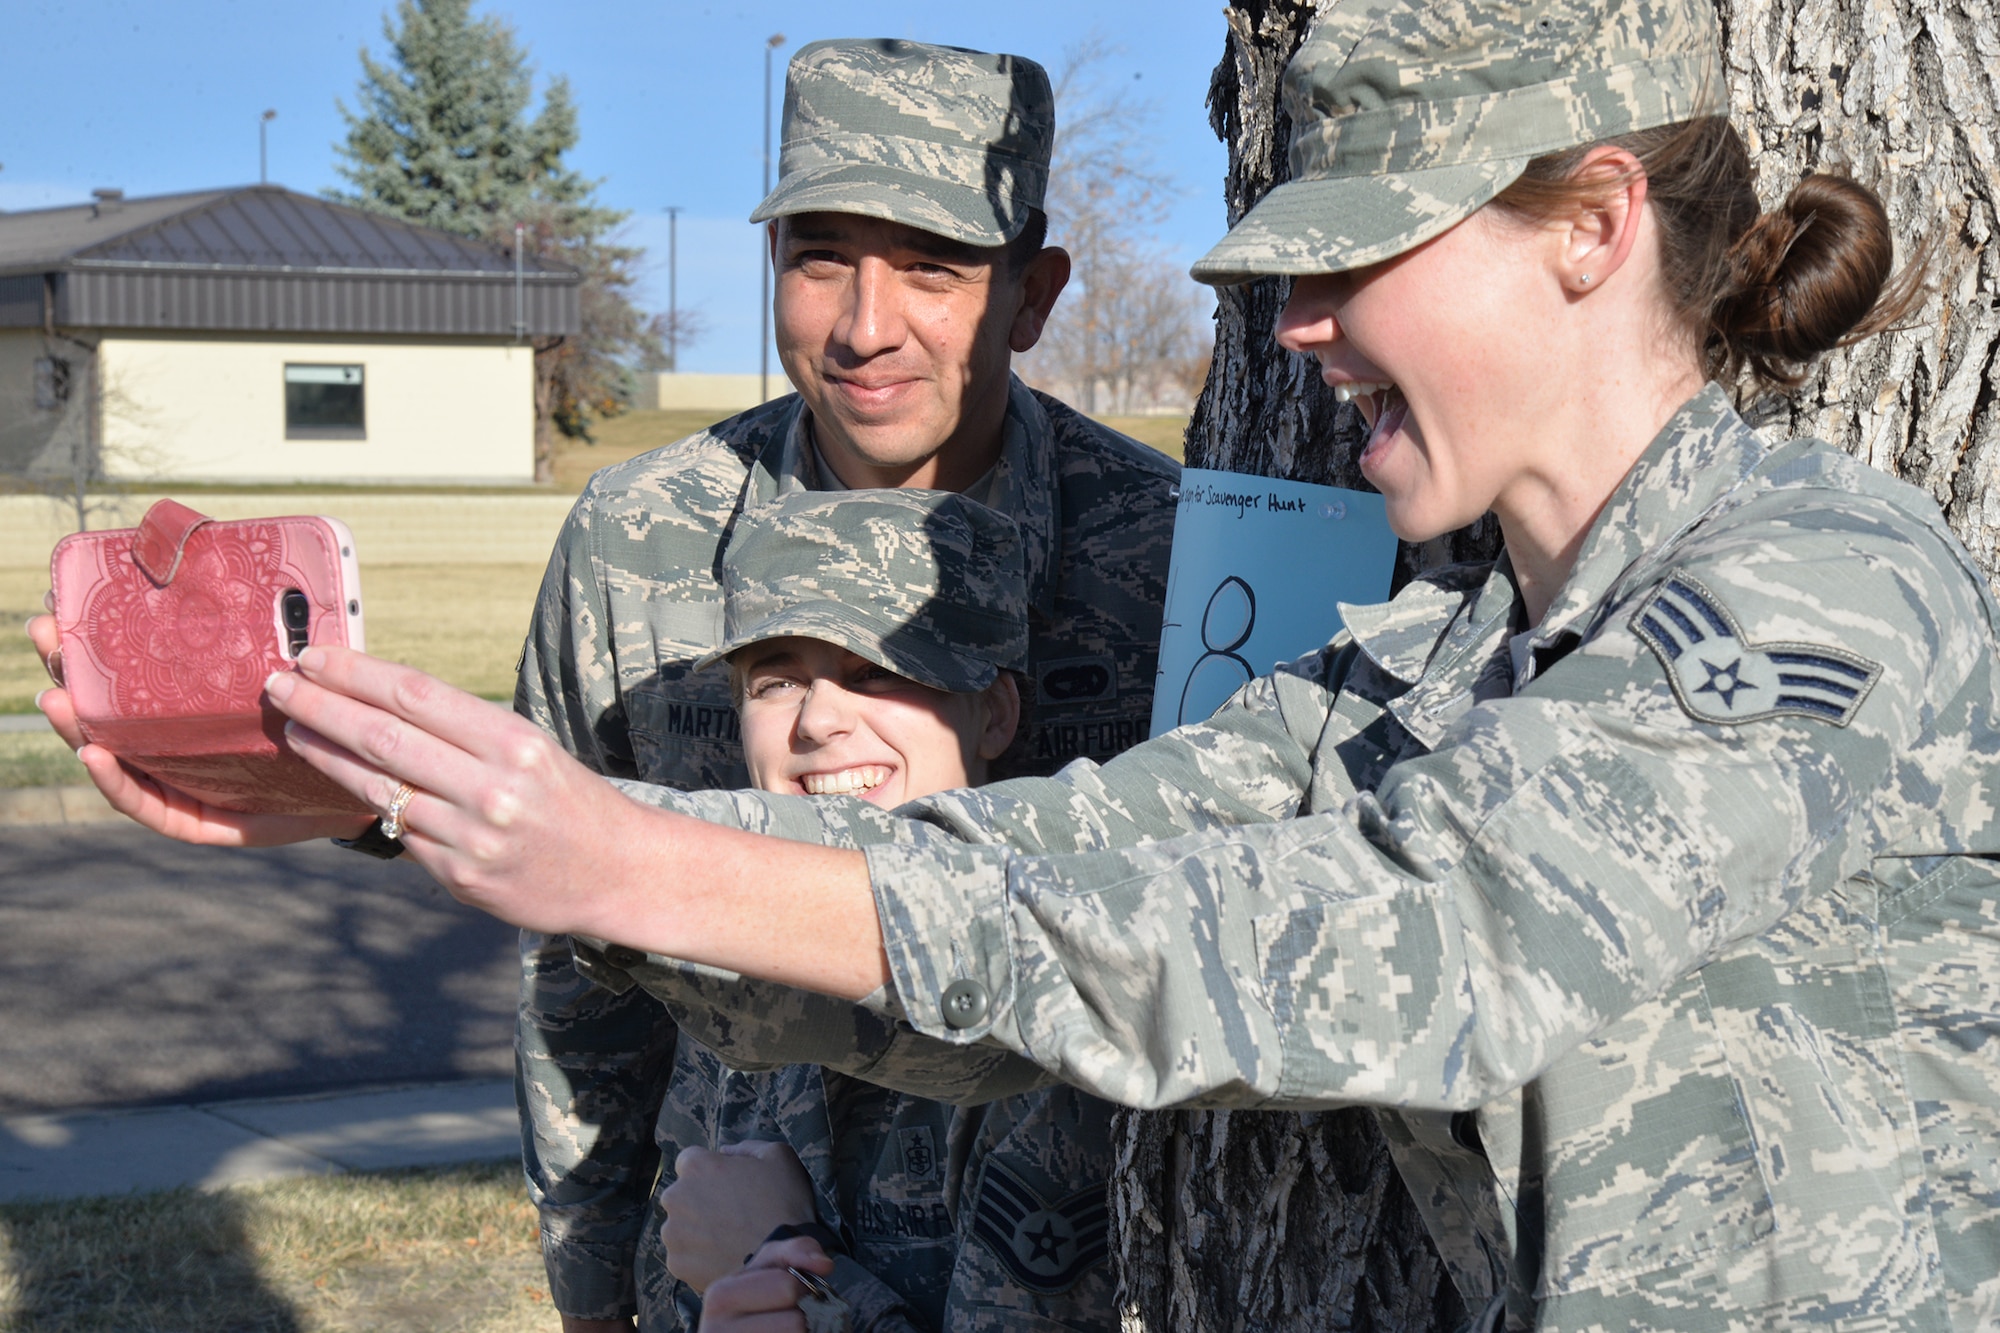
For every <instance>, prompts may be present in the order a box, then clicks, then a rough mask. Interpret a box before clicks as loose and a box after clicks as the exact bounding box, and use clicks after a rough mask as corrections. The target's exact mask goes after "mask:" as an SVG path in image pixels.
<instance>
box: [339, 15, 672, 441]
mask: <svg viewBox="0 0 2000 1333" xmlns="http://www.w3.org/2000/svg"><path fill="white" fill-rule="evenodd" d="M382 28H383V35H384V36H385V37H386V38H387V39H388V42H389V49H390V59H388V60H386V61H385V60H377V59H376V58H375V57H373V56H372V55H370V54H369V53H368V52H367V51H365V50H364V51H363V52H362V53H361V70H362V81H361V88H360V96H359V107H360V110H359V111H358V112H357V111H350V110H348V108H347V107H346V106H345V105H344V104H343V105H341V107H340V112H341V115H342V116H344V117H345V118H346V120H347V141H346V143H344V144H340V145H338V146H337V150H338V152H339V153H340V156H341V157H342V158H343V159H344V161H342V162H340V163H338V164H337V165H336V170H338V171H339V173H340V174H341V176H342V177H343V178H345V179H346V181H347V182H348V184H349V185H351V186H352V187H353V189H352V191H351V192H349V193H340V192H335V191H330V192H329V193H330V194H331V195H332V197H333V198H335V199H338V200H339V201H340V202H342V203H346V204H352V205H354V206H355V207H358V208H365V209H369V210H371V211H374V212H378V213H387V214H390V215H392V216H394V217H399V218H404V219H407V220H409V221H411V222H419V223H423V224H424V225H426V226H431V227H437V228H440V229H442V230H445V231H451V232H457V233H459V234H460V235H464V236H477V237H480V238H482V239H484V240H487V241H489V242H492V243H494V244H496V245H499V246H501V247H502V248H508V249H511V247H512V246H513V244H514V227H515V225H516V224H517V223H520V224H524V225H525V226H526V228H527V233H526V237H527V240H528V244H529V246H530V253H532V254H534V255H536V256H537V257H538V258H543V259H550V260H554V261H556V262H558V263H564V264H568V265H570V266H571V267H574V268H576V269H577V270H578V271H580V272H581V273H582V274H583V275H584V287H583V292H582V298H581V305H582V317H583V331H582V332H581V333H580V334H578V335H576V336H574V337H571V338H561V337H549V338H538V339H536V343H535V471H536V476H537V478H538V479H540V480H544V481H546V480H548V479H550V477H551V476H552V475H553V452H554V438H553V435H552V433H551V427H552V426H553V427H554V428H557V429H560V430H562V431H563V433H565V434H568V435H580V436H583V437H584V438H586V439H587V438H589V423H590V422H591V420H592V419H593V418H595V417H602V416H608V415H613V414H615V413H617V412H619V411H622V410H624V408H625V406H626V405H627V403H628V402H629V400H630V377H629V375H628V374H627V373H626V371H625V365H626V364H627V363H629V362H630V361H632V360H635V359H638V360H643V359H645V358H647V357H648V356H654V355H657V354H658V348H657V347H656V346H655V344H656V343H657V341H658V340H657V338H655V337H653V336H652V335H651V334H650V332H649V325H648V324H647V323H646V321H645V319H644V317H643V316H642V315H641V314H640V313H639V311H638V310H637V309H635V308H634V307H633V305H632V302H631V296H630V294H631V290H632V286H633V283H634V280H635V276H636V274H635V270H636V266H637V264H638V262H639V260H640V258H641V257H642V255H643V253H644V252H643V251H642V250H640V249H637V248H635V247H631V246H622V245H616V244H613V243H612V242H611V241H610V239H609V237H610V234H611V232H612V231H613V229H614V228H616V227H617V226H618V225H619V224H620V223H622V222H624V221H625V218H626V216H627V215H626V214H625V213H622V212H619V211H617V210H615V209H608V208H603V207H600V206H599V205H598V204H597V202H596V199H595V194H596V189H597V182H595V181H592V180H589V179H586V178H585V177H583V176H582V175H580V174H578V173H577V172H575V171H573V170H571V169H570V168H568V167H567V166H565V165H564V163H563V154H564V153H566V152H568V151H569V150H570V149H571V148H574V147H575V146H576V142H577V122H576V104H575V102H574V101H573V100H572V99H571V97H570V90H569V82H568V80H566V79H562V78H556V79H553V80H551V81H550V83H549V86H548V89H547V91H546V92H545V93H544V95H543V97H542V105H541V109H540V111H539V112H538V113H536V114H535V116H534V117H533V119H529V118H528V110H529V104H530V102H531V101H532V100H533V79H532V76H531V74H530V72H529V68H528V61H527V55H526V53H525V52H524V51H522V49H521V47H520V45H519V44H518V43H517V42H516V41H515V38H514V33H513V31H512V30H511V29H510V28H509V27H508V26H507V25H506V24H505V23H502V22H501V21H500V20H498V19H495V18H474V17H473V15H472V0H400V3H399V4H398V5H397V7H396V14H395V17H394V19H393V20H391V19H390V18H388V17H387V16H385V17H384V19H383V23H382Z"/></svg>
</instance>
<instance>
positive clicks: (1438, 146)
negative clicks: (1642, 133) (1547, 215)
mask: <svg viewBox="0 0 2000 1333" xmlns="http://www.w3.org/2000/svg"><path fill="white" fill-rule="evenodd" d="M1714 8H1715V7H1714V4H1713V0H1336V3H1334V4H1333V5H1332V6H1331V7H1330V8H1329V9H1327V10H1326V11H1325V12H1324V13H1322V14H1321V15H1320V18H1319V20H1318V22H1317V23H1316V24H1315V25H1314V27H1313V29H1312V31H1311V32H1310V33H1309V34H1307V36H1306V40H1305V43H1304V44H1303V45H1302V46H1300V47H1299V50H1298V53H1297V54H1296V55H1294V56H1293V57H1292V61H1291V64H1289V65H1288V66H1286V67H1285V78H1284V99H1285V109H1286V110H1287V112H1289V113H1290V115H1291V118H1292V143H1291V155H1290V161H1291V173H1292V178H1291V180H1289V181H1287V182H1285V183H1284V184H1282V185H1279V186H1276V187H1274V188H1273V189H1272V190H1271V192H1270V193H1269V194H1266V195H1265V196H1264V198H1263V199H1261V200H1260V201H1258V203H1257V205H1256V207H1254V208H1252V209H1251V210H1250V211H1249V212H1248V213H1247V214H1245V215H1244V217H1243V218H1242V219H1241V220H1240V221H1239V222H1237V224H1236V225H1235V226H1234V227H1232V228H1230V231H1229V234H1228V235H1227V236H1225V237H1223V238H1222V240H1221V241H1219V242H1217V243H1216V245H1215V248H1214V249H1212V250H1210V251H1209V252H1208V253H1207V254H1205V255H1203V256H1202V257H1201V258H1200V259H1199V260H1197V261H1196V262H1195V265H1194V268H1193V270H1192V272H1193V275H1194V277H1195V278H1196V279H1197V280H1198V281H1201V282H1208V283H1214V284H1217V285H1219V286H1226V285H1229V284H1231V283H1238V282H1248V281H1249V280H1251V279H1252V278H1257V277H1261V276H1263V275H1265V274H1270V273H1332V272H1338V271H1340V270H1342V269H1349V268H1358V267H1360V266H1361V265H1363V264H1372V263H1375V262H1376V261H1378V260H1382V259H1388V258H1390V257H1391V256H1394V255H1398V254H1401V253H1402V252H1403V251H1405V250H1408V249H1410V248H1412V247H1413V246H1416V245H1418V244H1420V243H1421V242H1423V241H1426V240H1429V239H1430V238H1431V237H1433V236H1436V235H1438V234H1440V233H1441V232H1444V231H1445V230H1447V229H1448V228H1450V227H1451V226H1452V225H1453V224H1454V223H1456V222H1458V221H1459V220H1460V219H1462V218H1464V217H1466V216H1467V215H1468V214H1470V213H1471V212H1472V211H1473V210H1474V209H1476V208H1478V207H1479V206H1480V205H1481V204H1483V203H1485V202H1486V201H1487V200H1489V199H1491V198H1492V197H1493V196H1494V195H1496V194H1498V193H1500V191H1502V190H1504V189H1506V188H1507V186H1509V185H1510V184H1512V183H1513V182H1514V181H1515V180H1516V179H1518V178H1519V177H1520V175H1521V173H1522V171H1523V170H1524V169H1525V168H1526V167H1527V165H1528V162H1529V160H1530V159H1531V158H1535V157H1539V156H1540V155H1542V154H1543V153H1553V152H1558V151H1560V150H1562V149H1565V148H1573V147H1575V146H1577V145H1578V144H1585V143H1590V142H1593V141H1594V140H1597V139H1605V138H1610V137H1612V136H1614V135H1619V134H1628V133H1630V132H1632V131H1634V130H1642V129H1648V128H1650V127H1652V126H1655V125H1669V124H1673V123H1675V122H1676V121H1682V120H1689V119H1692V118H1693V117H1695V116H1698V115H1702V114H1706V113H1707V108H1708V107H1709V106H1710V105H1711V104H1712V99H1713V98H1715V97H1717V96H1719V95H1720V92H1721V87H1722V85H1721V67H1720V63H1719V57H1718V55H1717V35H1716V27H1715V12H1714Z"/></svg>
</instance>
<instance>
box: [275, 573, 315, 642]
mask: <svg viewBox="0 0 2000 1333" xmlns="http://www.w3.org/2000/svg"><path fill="white" fill-rule="evenodd" d="M278 619H279V621H280V622H282V623H283V625H284V627H285V656H287V657H297V656H298V655H299V654H300V653H302V652H304V651H305V647H306V638H307V631H308V630H310V629H311V628H312V603H310V602H308V601H307V600H306V595H305V594H304V593H302V592H300V591H299V590H298V589H297V588H287V589H285V595H284V596H283V597H281V598H279V599H278Z"/></svg>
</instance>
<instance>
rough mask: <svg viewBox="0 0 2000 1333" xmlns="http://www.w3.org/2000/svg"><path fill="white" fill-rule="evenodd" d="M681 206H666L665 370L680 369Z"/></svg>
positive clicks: (676, 370)
mask: <svg viewBox="0 0 2000 1333" xmlns="http://www.w3.org/2000/svg"><path fill="white" fill-rule="evenodd" d="M681 211H682V210H681V206H680V205H679V204H668V205H667V369H668V370H669V371H670V372H672V373H675V374H678V373H680V368H681V296H680V255H679V251H680V245H679V241H680V234H679V233H680V220H681Z"/></svg>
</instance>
